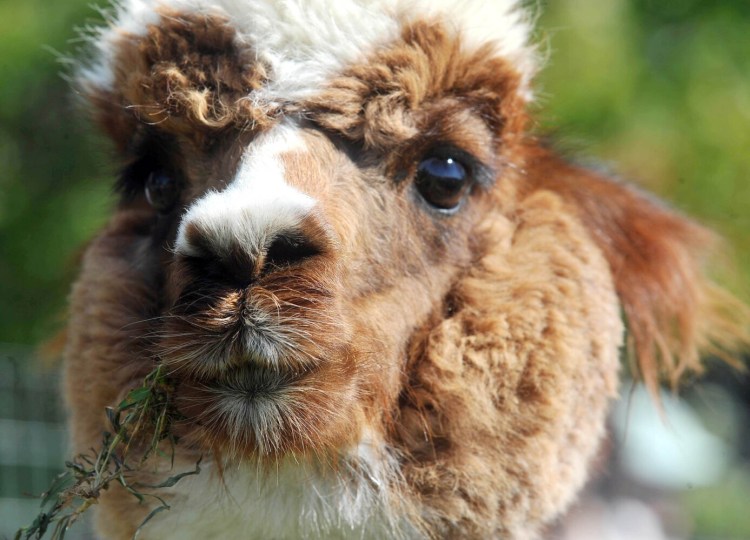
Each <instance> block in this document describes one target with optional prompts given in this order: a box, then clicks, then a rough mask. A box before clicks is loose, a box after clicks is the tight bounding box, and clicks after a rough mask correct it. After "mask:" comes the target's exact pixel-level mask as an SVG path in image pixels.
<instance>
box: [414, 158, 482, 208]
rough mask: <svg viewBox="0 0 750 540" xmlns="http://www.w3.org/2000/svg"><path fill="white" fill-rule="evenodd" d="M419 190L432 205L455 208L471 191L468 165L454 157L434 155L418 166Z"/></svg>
mask: <svg viewBox="0 0 750 540" xmlns="http://www.w3.org/2000/svg"><path fill="white" fill-rule="evenodd" d="M416 186H417V190H418V191H419V193H420V195H422V197H423V198H424V200H426V201H427V202H428V203H430V204H431V205H432V206H434V207H436V208H439V209H440V210H454V209H456V208H458V206H459V205H460V204H461V201H462V200H463V199H464V197H465V196H466V193H467V192H468V191H469V188H470V186H471V182H470V181H469V174H468V172H467V170H466V167H465V166H464V165H463V164H462V163H461V162H459V161H457V160H456V159H454V158H452V157H439V156H433V157H428V158H427V159H424V160H422V161H421V162H420V163H419V165H418V167H417V179H416Z"/></svg>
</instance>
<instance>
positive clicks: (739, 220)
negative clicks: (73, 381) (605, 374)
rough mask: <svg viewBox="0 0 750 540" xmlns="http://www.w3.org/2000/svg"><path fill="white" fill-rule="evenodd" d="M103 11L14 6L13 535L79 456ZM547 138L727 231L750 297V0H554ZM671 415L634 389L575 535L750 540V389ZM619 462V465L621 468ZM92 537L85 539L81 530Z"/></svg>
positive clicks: (9, 244)
mask: <svg viewBox="0 0 750 540" xmlns="http://www.w3.org/2000/svg"><path fill="white" fill-rule="evenodd" d="M90 4H91V0H65V1H59V2H49V1H48V0H25V1H24V2H17V1H14V0H0V73H2V77H1V78H0V538H2V537H4V536H12V533H13V532H14V531H15V530H16V529H17V528H18V527H19V526H21V525H24V524H28V522H30V520H31V519H33V516H34V515H35V513H36V508H37V506H38V502H37V501H35V500H33V499H31V498H30V497H29V496H30V495H31V494H39V493H41V492H42V491H44V490H45V489H46V488H47V487H48V485H49V481H50V480H51V479H52V478H53V477H54V475H55V474H56V473H57V472H59V471H60V470H61V469H62V464H63V461H64V459H65V458H66V457H67V456H66V451H65V432H64V427H63V425H62V422H63V418H64V414H63V413H62V411H61V408H62V407H61V404H60V402H59V398H58V394H57V386H58V384H59V377H58V374H57V366H56V365H55V363H54V362H51V361H44V360H41V359H40V355H39V354H38V346H39V344H40V343H41V342H42V341H43V340H46V339H49V338H50V336H53V335H54V334H55V333H56V332H57V331H58V330H59V329H60V328H61V326H62V322H63V320H64V313H65V298H66V294H67V290H68V288H69V286H70V282H71V280H72V278H73V276H74V275H75V268H76V258H77V254H78V253H80V251H81V249H82V246H84V245H85V244H86V242H87V240H89V239H90V238H91V237H92V236H93V235H94V234H95V232H96V231H97V229H98V228H99V227H100V226H101V225H102V224H103V222H104V220H105V219H106V216H107V215H108V213H109V209H110V207H111V205H112V202H113V199H112V197H111V195H110V184H111V181H110V178H111V173H112V171H111V170H110V165H109V163H110V160H109V151H110V150H109V147H108V146H107V143H106V141H103V140H101V139H100V138H99V137H98V136H97V135H96V134H95V133H93V132H92V131H91V130H90V126H89V124H88V122H87V118H86V115H85V114H83V113H82V112H81V110H79V109H78V108H77V107H76V104H75V98H74V96H72V95H71V91H70V90H69V87H68V85H67V83H66V82H65V80H64V77H63V74H64V73H65V72H66V70H67V69H68V66H67V65H68V61H67V60H66V58H68V57H69V55H75V54H76V50H77V48H78V47H79V46H80V45H81V44H80V42H78V40H77V33H76V31H75V28H76V27H81V26H86V25H90V24H98V23H99V22H100V21H101V17H100V16H99V13H98V12H97V11H96V10H95V9H94V8H92V7H91V6H90ZM542 13H543V15H542V16H541V19H540V24H539V27H540V30H539V34H538V38H539V40H540V41H541V42H542V44H543V51H545V53H546V55H547V68H546V70H545V71H544V72H543V74H542V75H541V76H540V78H539V81H538V103H539V105H538V114H537V116H538V118H539V130H540V132H545V133H550V134H552V135H553V137H554V138H555V139H556V140H557V141H558V142H559V144H560V146H561V147H562V148H564V149H565V150H567V151H569V152H570V153H571V154H573V155H576V156H577V157H578V158H580V159H582V160H583V161H584V162H591V163H596V164H604V165H605V166H607V167H608V168H609V169H611V170H612V171H614V172H616V173H617V174H618V175H620V176H622V177H624V178H628V179H633V180H636V181H638V182H639V183H641V184H642V185H645V186H646V187H648V189H650V190H652V191H654V192H656V193H657V194H659V195H660V196H662V197H664V198H666V199H668V200H669V201H671V202H672V204H673V205H674V206H675V207H676V208H678V209H680V210H683V211H684V212H686V213H689V214H691V215H693V216H696V217H697V218H698V219H699V220H700V221H702V222H703V223H706V224H708V225H710V226H711V227H713V228H714V229H716V230H718V231H719V232H720V233H721V234H722V235H723V236H724V237H725V238H727V240H728V244H729V246H730V248H731V251H732V252H733V255H734V259H735V262H736V267H737V272H735V273H729V272H728V273H726V275H722V276H721V279H722V280H723V281H724V282H726V283H728V285H729V286H730V288H731V289H732V290H733V291H735V292H736V293H737V294H739V295H740V296H742V297H743V298H744V299H746V300H748V299H750V295H748V293H747V290H748V286H747V284H748V283H750V2H748V0H715V1H712V2H708V1H705V0H702V1H701V0H670V1H669V2H664V1H662V0H606V1H602V0H555V1H554V2H552V1H550V2H548V3H547V2H543V5H542ZM710 365H711V366H713V367H712V368H711V369H709V372H708V375H707V378H706V379H705V380H704V381H702V384H699V385H695V386H692V387H690V388H688V389H687V390H685V391H684V392H683V393H682V394H681V398H680V399H675V398H673V397H672V396H670V395H665V396H664V403H665V405H664V410H665V416H666V422H664V421H661V420H660V419H659V415H658V413H657V411H656V409H655V408H654V406H653V405H652V404H651V402H650V401H649V400H648V399H646V398H645V396H644V395H643V393H642V392H641V391H640V389H638V388H634V387H633V386H632V385H631V384H629V383H624V384H623V388H622V394H623V399H622V400H621V402H620V403H619V404H618V406H617V407H616V409H615V412H614V413H613V416H612V422H611V424H612V433H613V435H612V439H611V442H610V444H609V446H608V448H609V451H608V452H607V453H606V454H605V455H604V456H603V458H602V459H603V463H602V465H601V466H600V469H601V470H602V471H605V469H606V470H607V472H603V473H602V475H601V477H600V479H599V480H597V481H596V482H594V483H592V486H591V488H590V490H589V494H588V495H587V496H586V497H585V498H584V500H583V501H582V503H581V504H579V505H578V506H577V507H576V508H575V509H574V511H573V512H572V513H571V515H570V516H569V518H568V519H567V520H566V521H565V522H564V523H561V524H560V527H559V530H558V531H557V532H556V534H557V535H558V536H559V537H560V538H566V539H575V540H582V539H584V538H592V539H593V538H596V539H602V540H607V539H623V540H624V539H632V540H648V539H651V538H653V539H662V538H671V539H675V540H677V539H689V538H690V539H701V538H706V539H708V538H713V539H750V466H749V465H748V463H749V461H748V459H750V448H749V446H750V435H749V434H748V426H750V415H748V407H749V404H748V401H750V398H749V397H748V396H750V380H749V379H748V377H747V376H746V375H742V374H737V373H733V372H730V371H728V370H726V369H722V368H721V367H719V365H718V363H711V364H710ZM604 462H608V463H609V464H608V465H605V464H604ZM80 535H81V536H80V537H85V536H86V533H85V532H81V533H80Z"/></svg>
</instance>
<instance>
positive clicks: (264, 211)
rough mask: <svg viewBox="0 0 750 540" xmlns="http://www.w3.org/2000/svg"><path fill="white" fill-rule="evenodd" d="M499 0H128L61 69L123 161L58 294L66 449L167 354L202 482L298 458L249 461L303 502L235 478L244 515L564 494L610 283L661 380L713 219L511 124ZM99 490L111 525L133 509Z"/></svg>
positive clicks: (522, 51)
mask: <svg viewBox="0 0 750 540" xmlns="http://www.w3.org/2000/svg"><path fill="white" fill-rule="evenodd" d="M488 4H490V3H488V2H476V3H470V2H458V3H452V2H421V1H417V2H403V3H402V2H396V1H385V0H382V1H381V0H376V1H373V2H354V1H342V2H338V1H337V2H336V4H335V5H336V7H335V9H332V7H331V5H326V3H324V2H285V3H278V2H272V1H269V0H263V1H261V0H247V1H245V2H235V1H229V0H222V1H217V2H212V3H210V4H209V3H204V2H201V1H198V0H170V1H168V2H167V1H165V2H155V3H146V2H142V1H141V0H130V1H128V2H125V3H124V4H123V5H122V6H121V8H120V10H119V11H118V13H117V15H116V16H115V18H114V20H113V24H112V27H111V29H109V30H106V31H104V32H102V34H101V35H100V36H99V38H98V40H97V44H96V45H97V47H98V49H99V55H98V60H97V63H95V64H92V65H91V66H89V67H88V68H85V69H83V70H82V72H81V78H80V82H81V85H82V91H83V92H84V94H85V95H86V96H87V98H88V99H89V100H90V102H91V104H92V105H93V108H94V110H95V114H96V118H97V120H98V122H99V124H100V125H101V126H102V128H103V129H104V130H105V131H106V132H107V133H108V135H109V136H110V137H111V139H112V140H113V142H114V143H115V145H116V147H117V149H118V151H119V152H120V154H121V157H122V160H123V168H122V172H121V175H120V178H119V181H118V184H117V186H118V192H119V194H120V202H119V204H118V207H117V209H116V212H115V215H114V216H113V218H112V220H111V222H110V224H109V225H108V226H107V228H106V229H105V230H104V231H102V233H101V234H100V235H99V236H98V237H97V239H95V240H94V241H93V242H92V244H91V245H90V246H89V248H88V250H87V253H86V256H85V258H84V264H83V268H82V272H81V276H80V278H79V281H78V283H77V284H76V286H75V288H74V291H73V294H72V300H71V323H70V331H69V343H68V349H67V382H66V384H67V397H68V401H69V404H70V407H71V409H72V412H73V416H72V427H73V433H74V444H75V446H76V448H78V449H81V450H83V449H86V448H88V447H90V446H94V445H96V444H97V441H98V440H99V438H100V437H101V430H102V429H103V415H102V414H101V411H102V410H103V408H104V407H105V406H108V405H112V404H113V403H117V402H118V400H119V399H121V398H122V396H123V395H124V393H126V392H127V390H128V389H129V388H130V387H132V386H133V385H134V384H137V382H138V380H139V379H140V378H142V377H143V375H144V374H146V373H148V372H149V371H150V370H151V369H152V368H153V366H154V365H155V363H158V362H160V363H163V364H164V365H166V366H167V368H168V370H169V373H170V376H171V377H172V379H173V381H174V383H175V399H176V403H177V406H178V408H179V409H180V412H181V413H182V416H183V417H184V419H183V420H182V421H181V422H180V423H179V425H178V426H176V429H177V431H178V435H180V436H181V442H180V445H179V446H178V448H177V452H178V460H179V459H186V460H188V462H189V460H190V459H193V460H194V459H195V456H197V455H203V456H205V457H206V459H205V461H204V463H209V465H208V467H209V468H210V464H211V463H213V464H215V465H216V466H217V467H219V468H224V467H226V466H227V464H232V465H237V467H238V468H236V469H226V470H235V471H237V472H236V475H239V476H238V477H237V478H231V479H230V481H229V482H228V483H223V482H224V481H223V480H222V479H218V478H215V477H212V476H206V474H209V473H206V474H204V475H203V478H202V479H201V482H205V484H203V485H202V487H201V488H200V490H199V491H204V490H213V489H216V490H220V489H221V486H225V487H226V486H235V487H237V486H239V488H238V489H240V490H243V489H244V490H247V489H248V488H247V486H249V485H256V484H257V485H261V484H264V477H262V476H252V473H251V472H248V470H250V469H253V470H255V469H256V468H255V467H253V466H252V464H256V465H257V464H260V465H269V464H270V465H272V466H275V467H277V468H279V467H280V468H283V470H284V471H286V472H284V474H283V475H281V476H280V478H281V477H283V478H291V479H293V480H289V482H287V483H288V484H289V485H281V484H284V482H286V480H285V481H284V482H277V485H275V487H274V486H266V487H264V488H263V489H268V490H274V489H275V490H276V491H274V492H273V496H270V495H269V498H268V500H270V501H276V500H284V501H287V503H288V504H289V508H288V511H289V512H290V513H291V514H293V515H294V516H295V518H294V520H296V521H294V523H296V524H293V525H289V527H291V528H289V529H274V528H265V529H264V528H258V527H260V526H261V525H259V524H262V525H263V527H266V525H267V524H265V523H261V522H263V515H264V514H265V513H266V512H267V511H271V510H270V509H271V508H272V507H273V508H275V506H274V505H271V506H268V507H266V506H263V505H264V504H265V503H263V502H259V501H257V500H253V498H252V497H250V496H249V495H248V497H246V498H243V497H239V496H238V497H237V499H238V500H241V501H242V502H241V504H240V509H239V510H238V514H237V515H236V516H235V517H234V520H233V521H232V523H234V525H233V526H235V527H238V529H237V530H236V531H235V533H237V534H239V533H238V532H237V531H242V533H243V534H250V536H251V537H253V535H255V536H257V537H259V538H262V537H289V538H296V537H300V536H305V537H317V536H320V537H329V536H331V535H334V536H335V534H341V535H343V536H346V533H345V531H344V529H341V530H339V529H337V527H343V526H344V525H345V527H344V528H345V529H346V530H348V531H349V532H351V531H352V530H355V531H359V532H358V533H357V534H359V535H362V536H363V537H367V536H368V535H370V536H372V537H379V535H380V537H382V535H386V536H398V535H399V534H401V535H407V536H441V537H468V538H478V537H497V536H502V537H507V538H527V537H532V536H534V535H535V534H537V532H538V531H539V530H541V528H542V527H543V526H544V525H545V524H546V523H548V522H550V521H551V520H553V519H554V518H555V517H557V516H558V515H559V514H560V513H561V512H562V511H563V510H564V509H565V508H566V507H567V505H568V504H569V502H570V501H571V500H572V499H573V497H574V495H575V493H576V492H577V490H578V489H579V488H580V486H581V485H582V483H583V481H584V480H585V478H586V471H587V466H588V463H589V461H590V459H591V457H592V456H593V454H594V453H595V451H596V449H597V447H598V444H599V440H600V438H601V435H602V433H603V429H604V428H603V425H604V418H605V415H606V410H607V405H608V402H609V400H610V398H611V397H612V396H614V394H615V391H616V378H617V377H616V374H617V366H618V357H619V354H620V345H621V342H622V331H623V325H622V322H621V320H620V310H623V311H624V312H625V313H626V315H627V317H628V321H629V326H630V329H631V331H632V334H633V341H634V343H635V347H636V352H637V353H639V354H640V356H641V362H642V369H643V373H644V374H645V375H646V376H647V377H650V380H651V381H652V382H653V381H654V380H655V377H656V369H657V368H656V364H655V361H654V358H655V357H656V353H654V349H658V351H659V355H660V356H661V357H662V359H665V360H667V363H668V360H669V359H670V358H672V357H671V356H670V355H671V354H672V352H671V351H674V350H678V352H680V353H684V357H685V358H686V361H687V362H689V361H690V360H691V359H692V358H693V357H694V354H695V347H696V345H698V344H700V343H701V340H702V339H703V338H704V337H705V336H704V335H703V334H700V335H699V334H698V332H697V330H696V329H697V328H698V327H697V325H696V324H695V321H696V319H697V317H698V316H699V314H700V306H699V302H700V300H701V299H703V298H704V296H703V295H702V292H701V291H703V288H702V285H701V283H702V282H701V281H700V279H699V276H698V274H697V270H696V268H695V265H694V261H693V256H692V254H691V253H692V251H691V250H692V249H693V247H694V246H693V243H694V239H695V238H697V237H699V236H701V234H702V232H701V231H700V230H699V229H698V228H696V227H694V226H693V225H692V224H690V223H689V222H687V221H685V220H683V219H682V218H679V217H677V216H674V215H673V214H671V213H669V212H667V211H666V210H664V209H663V208H661V207H658V206H657V205H654V204H652V203H651V202H650V201H648V200H646V199H645V198H642V197H641V196H640V195H638V194H636V193H635V192H633V191H631V190H629V189H628V188H627V187H625V186H622V185H620V184H615V183H612V182H610V181H608V180H607V179H605V178H602V177H600V176H599V175H597V174H595V173H591V172H589V171H585V170H582V169H580V168H576V167H574V166H571V165H569V164H567V163H565V162H564V161H563V160H561V159H559V158H557V157H556V156H555V155H554V154H553V153H551V152H550V151H549V150H547V149H545V148H543V147H542V146H540V145H539V144H538V142H537V141H536V140H535V139H534V138H533V137H532V136H530V135H528V133H527V130H526V126H527V103H528V101H529V99H530V98H531V91H530V79H531V76H532V75H533V71H534V67H533V65H534V61H533V59H534V55H533V51H532V49H531V48H530V47H529V46H528V45H527V34H528V31H529V30H528V27H527V24H526V22H525V21H526V18H525V17H524V15H523V13H522V12H521V11H519V9H518V8H516V7H515V4H514V3H513V2H510V1H501V2H495V3H492V5H491V6H489V5H488ZM666 268H668V269H669V271H668V272H667V271H666V270H665V269H666ZM675 328H677V329H678V331H677V334H678V335H672V334H671V333H670V332H672V331H673V329H675ZM706 335H708V334H706ZM678 367H679V365H678ZM311 462H314V466H311V465H310V463H311ZM243 464H250V467H249V469H248V468H243V467H244V465H243ZM306 467H310V469H309V471H310V474H308V469H307V468H306ZM290 468H291V469H290ZM240 470H242V471H244V472H242V473H240V472H239V471H240ZM290 471H291V472H290ZM303 473H304V474H303ZM242 475H245V476H242ZM248 475H250V476H252V480H251V479H250V476H248ZM152 483H153V482H152ZM243 486H244V487H243ZM326 486H327V487H326ZM341 486H344V487H341ZM228 489H229V488H228ZM259 489H260V488H259ZM285 489H286V490H288V491H284V490H285ZM362 490H364V491H367V492H368V493H370V495H369V496H366V497H363V496H361V493H362ZM298 492H300V493H303V495H300V496H299V497H298V498H297V496H296V495H294V496H292V495H290V494H291V493H295V494H296V493H298ZM243 493H244V492H243ZM248 493H249V492H248ZM174 497H175V501H182V502H183V503H185V504H186V505H187V508H193V507H195V508H197V506H196V505H199V503H200V504H203V503H202V499H191V497H192V495H191V493H190V490H189V489H188V491H187V492H185V493H181V494H175V495H174ZM256 499H257V498H256ZM212 500H213V499H212ZM264 500H265V499H264ZM332 500H335V503H331V501H332ZM363 501H366V502H363ZM173 502H174V501H173ZM269 504H270V503H269ZM191 505H192V506H191ZM101 507H102V510H101V512H102V513H103V515H110V516H115V515H116V516H117V517H118V519H117V520H115V521H112V522H109V521H108V520H107V519H106V518H104V519H102V520H101V523H102V526H101V529H102V531H104V532H105V533H106V534H108V535H111V536H116V537H117V536H128V535H131V534H132V533H133V531H134V530H135V528H136V527H137V525H138V523H140V520H141V519H142V514H144V513H145V512H146V511H147V509H145V508H139V507H138V506H137V505H135V504H130V501H129V500H128V495H127V494H126V493H118V492H114V493H111V494H107V496H106V497H105V498H104V499H103V502H102V505H101ZM191 512H192V510H191ZM196 512H198V511H197V510H196ZM185 515H188V514H185ZM196 515H198V514H196ZM375 515H377V516H379V518H378V519H379V520H380V521H379V522H378V523H379V524H378V525H373V524H372V523H371V522H372V520H373V519H374V518H373V517H372V516H375ZM139 516H140V517H141V519H139ZM310 516H313V517H310ZM165 519H166V520H165V521H164V522H163V523H164V525H163V526H162V529H160V530H161V532H160V533H158V534H156V533H155V536H154V537H163V536H164V534H167V533H169V534H172V532H174V531H176V530H177V529H175V527H178V524H179V523H182V525H181V526H183V527H185V528H186V530H183V531H182V533H184V534H188V532H186V531H192V532H190V533H189V534H194V535H198V534H199V533H198V532H196V531H197V530H199V529H198V528H194V527H199V524H198V521H197V518H196V519H195V520H193V521H194V522H191V521H190V520H187V521H185V519H187V518H184V519H183V521H179V520H178V521H176V522H172V521H169V518H165ZM230 521H231V520H230ZM281 521H284V522H285V523H286V524H287V525H288V524H289V523H292V521H289V520H286V521H285V520H281ZM107 523H109V524H107ZM112 523H117V524H115V525H112ZM212 523H213V522H212ZM342 523H343V524H344V525H342ZM383 523H385V524H386V525H383ZM404 524H406V525H404ZM212 526H213V525H212ZM217 526H220V525H217ZM269 527H270V525H269ZM383 527H385V528H383ZM178 528H179V527H178ZM165 531H166V532H165ZM227 531H229V529H227ZM253 531H255V532H253ZM335 531H338V532H335ZM211 532H212V533H213V532H215V529H211ZM334 532H335V534H334ZM235 533H230V532H228V533H227V534H228V535H229V536H230V537H232V536H233V535H234V536H236V534H235ZM175 534H176V533H175ZM201 534H202V533H201ZM196 537H199V536H196Z"/></svg>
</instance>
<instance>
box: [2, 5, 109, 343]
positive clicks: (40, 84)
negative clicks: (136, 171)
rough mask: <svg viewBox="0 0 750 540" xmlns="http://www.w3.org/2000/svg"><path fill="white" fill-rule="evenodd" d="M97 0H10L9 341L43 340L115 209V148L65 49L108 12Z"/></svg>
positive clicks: (5, 53) (6, 39) (5, 264)
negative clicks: (84, 97)
mask: <svg viewBox="0 0 750 540" xmlns="http://www.w3.org/2000/svg"><path fill="white" fill-rule="evenodd" d="M88 4H89V2H88V0H75V1H66V2H48V1H45V0H29V1H25V2H14V1H12V0H4V1H3V2H2V4H0V72H2V74H3V75H2V80H1V81H0V342H1V341H5V342H16V343H35V342H38V341H39V340H40V339H42V338H45V337H48V336H49V335H50V333H51V332H52V331H54V330H55V329H56V328H57V327H58V326H60V325H59V321H60V320H61V319H62V317H63V313H64V305H65V296H66V294H67V290H68V288H69V284H70V279H71V277H72V275H73V271H74V266H75V265H74V260H75V255H74V254H75V253H76V252H77V251H78V250H80V248H81V246H82V245H83V244H84V243H85V242H86V240H87V239H89V238H90V237H91V236H92V235H93V234H94V232H95V230H96V229H97V228H98V227H99V226H100V224H101V223H102V222H103V220H104V218H105V216H106V214H107V208H108V204H109V202H108V199H109V196H108V192H109V187H108V181H107V180H106V176H107V175H106V173H105V171H106V167H105V166H104V163H105V162H106V159H105V154H103V153H101V152H99V151H98V148H99V147H100V146H102V145H100V144H99V143H98V142H97V140H96V137H95V136H94V135H92V134H91V133H90V132H88V131H87V129H86V122H85V119H84V117H83V115H82V113H81V112H80V110H78V109H77V108H76V106H75V105H74V99H73V96H72V95H71V92H70V90H69V87H68V84H67V83H66V82H65V81H64V80H63V78H62V76H61V74H62V73H63V72H64V71H65V69H64V66H63V65H62V63H61V62H60V59H59V58H60V55H59V53H57V52H55V51H61V52H67V53H70V52H71V51H72V50H73V49H74V48H75V45H74V44H73V43H71V40H72V39H74V38H75V36H76V33H75V31H74V28H75V26H76V25H81V24H83V23H84V22H85V21H86V20H87V18H89V19H92V20H93V19H96V18H97V16H98V14H97V13H96V12H95V11H93V10H92V9H91V8H90V7H88Z"/></svg>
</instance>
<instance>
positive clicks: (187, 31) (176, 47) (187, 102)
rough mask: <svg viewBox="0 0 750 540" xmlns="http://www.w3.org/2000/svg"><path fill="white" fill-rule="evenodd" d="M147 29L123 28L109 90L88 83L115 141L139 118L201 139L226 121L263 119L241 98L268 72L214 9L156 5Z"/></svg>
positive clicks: (123, 141) (124, 139)
mask: <svg viewBox="0 0 750 540" xmlns="http://www.w3.org/2000/svg"><path fill="white" fill-rule="evenodd" d="M161 14H162V20H161V24H159V25H151V26H149V29H148V33H147V35H146V36H145V37H140V36H138V37H136V36H131V35H128V34H123V35H122V36H121V37H120V40H121V43H120V47H119V53H118V55H117V58H116V59H115V65H116V66H118V67H119V68H120V69H118V70H117V71H116V72H115V84H114V88H115V90H114V91H112V92H109V91H106V92H105V91H102V90H101V89H96V88H87V89H85V91H86V92H87V93H89V94H90V99H91V100H92V101H93V102H94V103H98V104H99V114H98V117H97V120H98V121H99V122H100V124H101V125H103V126H104V128H105V130H106V131H107V132H108V133H109V134H110V136H111V137H112V138H113V140H114V141H115V142H116V143H117V144H118V146H119V147H120V148H121V149H124V148H126V147H127V144H128V142H129V141H130V139H131V137H132V135H133V131H134V130H135V129H136V128H137V127H138V125H139V124H154V125H158V126H159V129H160V130H163V131H165V132H168V133H173V134H181V135H185V136H187V137H191V138H193V139H196V140H198V141H201V142H204V141H205V142H207V141H208V140H209V139H207V138H208V137H211V136H215V134H216V132H217V131H221V130H223V129H225V128H227V127H229V126H233V127H235V128H236V127H238V126H240V127H244V126H246V127H248V128H251V129H254V128H255V127H256V126H264V125H267V124H268V121H269V119H268V115H269V111H265V110H259V109H257V108H255V107H253V106H252V105H251V103H250V102H249V101H248V100H247V99H243V98H246V97H247V95H248V94H250V92H252V91H253V90H256V89H258V88H260V87H261V86H262V85H263V84H264V82H265V81H266V79H267V76H268V69H267V67H266V66H264V65H263V64H262V63H261V62H260V61H258V60H256V59H255V57H254V55H253V52H252V50H250V49H247V48H246V47H245V48H240V47H239V46H238V45H237V44H236V42H235V41H236V36H235V31H234V29H233V28H232V27H231V26H230V25H229V23H228V21H227V20H225V19H224V18H222V17H220V16H213V15H205V16H203V15H192V14H180V13H176V12H172V11H169V10H166V9H162V10H161Z"/></svg>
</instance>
